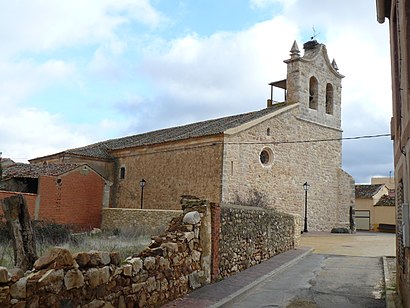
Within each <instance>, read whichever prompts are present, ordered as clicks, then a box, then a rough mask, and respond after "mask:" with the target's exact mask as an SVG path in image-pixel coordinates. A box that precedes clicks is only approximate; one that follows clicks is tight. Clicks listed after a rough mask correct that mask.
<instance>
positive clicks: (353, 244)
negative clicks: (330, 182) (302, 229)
mask: <svg viewBox="0 0 410 308" xmlns="http://www.w3.org/2000/svg"><path fill="white" fill-rule="evenodd" d="M301 245H307V246H310V247H306V246H301V247H300V248H298V249H295V250H291V251H289V252H286V253H284V254H281V255H278V256H275V257H273V258H271V259H269V260H267V261H265V262H263V263H261V264H258V265H256V266H253V267H251V268H249V269H247V270H246V271H243V272H241V273H238V274H236V275H234V276H231V277H228V278H226V279H224V280H222V281H220V282H217V283H214V284H211V285H207V286H205V287H202V288H200V289H197V290H195V291H194V292H192V293H190V294H188V295H187V296H185V297H184V298H182V299H177V300H175V301H173V302H170V303H168V304H167V305H165V306H164V307H193V306H194V307H196V308H201V307H221V306H224V307H236V306H238V305H234V306H232V304H233V303H237V302H235V300H237V299H238V298H241V296H242V298H246V296H247V294H250V293H249V292H254V290H255V289H257V288H258V287H259V288H261V286H263V285H265V286H266V284H264V283H265V282H266V281H269V280H272V279H271V278H272V277H273V275H275V274H278V273H280V274H279V275H275V276H274V277H276V278H274V279H273V280H272V281H274V280H277V278H278V277H281V276H282V275H283V274H284V272H289V271H291V270H292V268H293V267H294V266H296V265H297V264H298V263H301V262H305V260H307V261H309V260H310V261H309V262H310V264H311V266H313V268H315V264H316V265H318V264H319V263H321V262H325V263H326V264H333V265H335V264H339V263H340V262H341V260H345V261H344V263H345V264H347V263H348V262H346V261H347V260H348V259H349V258H348V256H350V257H353V256H355V257H367V258H369V257H375V258H370V259H371V261H369V262H370V264H372V266H376V268H377V267H378V268H380V270H381V271H382V268H383V267H382V266H381V264H379V263H378V262H380V260H381V257H382V256H386V255H387V256H390V255H394V251H395V248H394V245H395V235H394V234H382V233H368V232H361V233H357V234H353V235H352V234H331V233H326V232H311V233H305V234H303V235H302V239H301ZM311 252H313V254H310V253H311ZM316 254H317V255H316ZM333 255H337V257H334V256H333ZM342 256H346V257H345V258H346V259H340V258H342ZM333 259H334V261H335V262H336V263H334V262H333V261H332V260H333ZM353 259H355V260H356V261H357V262H358V264H359V265H360V264H361V265H360V266H362V265H363V262H364V261H366V258H363V260H361V259H360V258H359V259H360V261H359V259H357V258H353ZM320 260H321V261H320ZM325 260H326V261H325ZM299 261H301V262H299ZM319 261H320V262H319ZM331 261H332V262H331ZM309 262H308V263H309ZM317 262H319V263H317ZM329 262H330V263H329ZM390 263H391V262H390ZM358 264H354V262H353V263H352V264H350V266H347V267H346V269H345V270H346V271H347V272H348V271H351V273H352V274H354V273H355V272H356V271H357V268H360V266H359V265H358ZM318 266H319V265H318ZM323 266H324V267H326V265H324V264H321V265H320V266H319V268H322V267H323ZM366 266H368V265H365V266H364V268H366ZM302 268H304V267H303V265H302ZM334 268H337V266H333V267H332V266H330V267H329V266H328V269H329V271H325V272H323V273H322V274H321V275H319V274H318V275H319V276H315V277H313V278H315V279H317V281H316V284H317V283H319V285H321V286H322V287H326V286H327V285H328V284H330V282H331V281H333V278H334V277H335V275H336V273H335V272H332V271H333V270H334ZM362 268H363V266H362ZM285 269H286V271H284V270H285ZM300 272H303V271H302V270H299V273H300ZM305 272H306V271H305ZM310 272H312V270H310ZM319 272H320V271H318V270H316V273H319ZM342 272H343V271H342ZM375 272H378V271H375ZM382 272H383V271H382ZM306 274H307V275H309V270H308V271H307V272H306ZM295 275H299V274H298V271H297V270H296V272H295ZM377 275H379V276H378V277H381V276H380V272H378V274H377ZM290 277H292V276H290ZM311 278H312V277H311ZM367 278H368V279H370V280H368V281H374V280H375V279H376V280H377V278H375V277H372V276H369V277H367ZM309 280H310V279H308V280H305V286H306V281H307V282H309ZM355 280H356V281H359V280H360V279H356V278H355ZM285 281H286V279H285ZM296 281H298V280H296ZM312 281H314V280H312ZM343 281H344V280H343V279H341V280H340V282H343ZM362 282H363V281H362ZM294 284H295V283H294V282H293V283H291V282H288V283H286V282H285V284H284V286H285V287H286V288H290V287H291V286H293V285H294ZM375 284H377V282H375ZM339 287H340V286H336V287H335V288H336V289H333V290H327V292H328V293H329V294H332V295H331V296H330V297H328V298H326V297H323V296H322V297H320V296H318V294H320V292H321V290H319V289H318V290H316V291H315V288H314V287H313V286H311V288H310V290H311V293H310V294H308V293H306V292H307V291H306V290H308V289H306V288H305V289H303V286H302V289H303V290H302V289H300V290H302V291H303V292H304V293H305V295H306V296H308V300H310V299H312V298H314V297H315V296H316V299H315V300H317V301H319V302H323V301H324V302H326V301H327V300H329V298H334V299H335V300H339V302H337V301H336V302H335V304H334V305H333V306H334V307H342V306H343V305H346V303H347V304H348V305H347V306H346V307H349V305H350V304H351V305H350V307H360V306H355V305H356V304H357V303H355V302H352V303H350V302H349V301H346V298H342V297H343V296H340V295H342V294H338V293H337V290H338V289H339ZM345 287H346V286H345ZM351 287H352V286H351ZM352 288H353V289H352ZM352 288H351V290H353V291H354V290H355V287H354V286H353V287H352ZM300 290H299V291H300ZM285 291H286V290H285ZM285 291H278V292H279V294H285ZM278 292H270V293H278ZM303 292H302V293H301V294H299V297H295V296H294V297H295V298H294V299H295V300H296V302H288V304H286V305H287V306H288V307H326V306H327V305H324V306H317V305H315V303H314V302H309V301H306V298H304V299H303ZM312 292H313V293H312ZM315 292H316V293H315ZM332 292H333V293H332ZM377 292H378V291H377V289H376V291H375V293H377ZM268 293H269V292H268ZM270 293H269V294H270ZM288 294H293V293H292V292H288ZM293 295H295V294H293ZM376 295H377V294H376ZM300 296H302V297H300ZM301 299H303V300H304V302H303V303H302V302H297V301H298V300H301ZM355 300H358V301H360V300H362V299H361V298H357V297H355ZM374 300H376V302H373V303H372V305H373V306H375V307H384V306H383V305H384V302H383V301H382V302H383V304H381V302H380V298H374ZM391 302H392V301H390V306H389V305H388V306H387V307H394V303H393V304H392V303H391ZM252 303H254V301H253V302H252ZM283 303H286V300H285V301H283ZM338 303H340V305H341V306H339V305H338ZM248 304H249V303H248ZM302 304H304V305H305V306H303V305H302ZM229 305H231V306H229ZM284 305H285V304H284ZM292 305H293V306H292ZM309 305H310V306H309ZM379 305H381V306H379ZM392 305H393V306H392ZM252 306H254V307H258V305H256V303H254V304H252ZM243 307H245V306H243ZM259 307H261V306H259ZM276 307H282V306H276ZM283 307H286V306H283Z"/></svg>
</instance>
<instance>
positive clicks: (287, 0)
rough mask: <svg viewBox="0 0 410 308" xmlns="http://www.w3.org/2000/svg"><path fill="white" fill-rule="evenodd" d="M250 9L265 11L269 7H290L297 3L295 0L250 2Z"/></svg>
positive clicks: (252, 0)
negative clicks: (276, 5)
mask: <svg viewBox="0 0 410 308" xmlns="http://www.w3.org/2000/svg"><path fill="white" fill-rule="evenodd" d="M249 2H250V6H251V8H254V9H255V8H256V9H265V8H267V7H269V6H271V5H275V4H278V5H281V6H284V7H290V6H292V5H293V4H295V3H296V2H297V0H250V1H249Z"/></svg>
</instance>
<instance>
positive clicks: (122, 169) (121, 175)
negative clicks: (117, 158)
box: [120, 167, 125, 179]
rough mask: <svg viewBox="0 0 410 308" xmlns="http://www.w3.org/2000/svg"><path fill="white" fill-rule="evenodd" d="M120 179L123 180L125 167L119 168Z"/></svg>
mask: <svg viewBox="0 0 410 308" xmlns="http://www.w3.org/2000/svg"><path fill="white" fill-rule="evenodd" d="M120 179H125V167H121V168H120Z"/></svg>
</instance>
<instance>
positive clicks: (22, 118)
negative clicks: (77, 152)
mask: <svg viewBox="0 0 410 308" xmlns="http://www.w3.org/2000/svg"><path fill="white" fill-rule="evenodd" d="M0 123H1V125H2V129H1V130H0V140H1V144H0V147H1V148H2V149H0V151H1V152H3V157H11V158H13V159H15V160H18V161H26V160H28V159H31V158H34V157H37V156H42V155H48V154H51V153H56V152H58V151H62V150H64V149H67V148H70V147H76V146H79V145H85V144H87V143H88V142H89V141H90V138H87V137H85V136H86V135H85V134H78V133H75V132H73V130H72V127H70V125H68V124H67V123H64V121H63V119H62V117H61V116H60V115H53V114H50V113H48V112H45V111H40V110H37V109H34V108H19V109H14V108H11V109H9V110H8V113H7V114H4V113H0ZM4 128H6V129H4ZM28 154H29V155H28Z"/></svg>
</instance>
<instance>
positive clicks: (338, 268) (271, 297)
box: [223, 254, 386, 308]
mask: <svg viewBox="0 0 410 308" xmlns="http://www.w3.org/2000/svg"><path fill="white" fill-rule="evenodd" d="M383 288H384V285H383V271H382V263H381V259H380V258H377V257H352V256H350V257H349V256H337V255H325V254H310V255H308V256H306V257H305V258H303V259H302V260H300V261H299V262H298V263H297V264H295V265H294V266H292V267H290V268H288V269H287V270H286V271H282V272H281V273H278V274H277V275H273V276H272V277H270V278H269V279H267V280H265V281H264V282H263V283H261V284H259V285H258V286H256V287H255V288H253V289H251V290H249V291H248V292H246V293H245V294H243V295H241V296H240V297H237V298H236V299H235V300H234V301H231V302H229V303H227V304H225V305H224V306H223V307H235V308H241V307H244V308H245V307H246V308H249V307H255V308H256V307H290V308H294V307H308V308H313V307H324V308H328V307H332V308H338V307H340V308H349V307H371V308H377V307H386V303H385V300H384V299H383V298H382V294H383Z"/></svg>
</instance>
